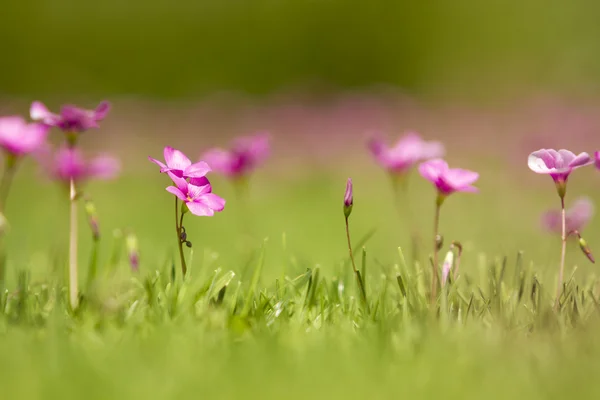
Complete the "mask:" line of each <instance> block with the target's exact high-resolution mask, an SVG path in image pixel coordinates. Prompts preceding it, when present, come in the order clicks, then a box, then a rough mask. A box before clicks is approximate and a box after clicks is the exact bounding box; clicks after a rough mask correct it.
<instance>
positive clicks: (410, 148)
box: [368, 132, 445, 173]
mask: <svg viewBox="0 0 600 400" xmlns="http://www.w3.org/2000/svg"><path fill="white" fill-rule="evenodd" d="M368 146H369V150H370V151H371V154H373V156H374V157H375V160H376V161H377V163H378V164H379V165H381V166H382V167H383V168H385V169H387V170H388V171H389V172H392V173H405V172H407V171H408V170H409V169H410V168H412V167H413V166H414V165H415V164H416V163H418V162H421V161H425V160H429V159H432V158H438V157H443V155H444V152H445V150H444V146H443V145H442V144H441V143H440V142H435V141H431V142H428V141H424V140H423V139H422V138H421V137H420V136H419V135H418V134H417V133H415V132H407V133H406V134H404V136H402V137H401V138H400V139H399V140H398V141H397V142H396V143H395V144H394V145H393V146H392V147H388V146H387V145H386V143H385V142H384V141H383V140H382V139H380V138H373V139H371V140H370V141H369V143H368Z"/></svg>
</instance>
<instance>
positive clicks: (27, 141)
mask: <svg viewBox="0 0 600 400" xmlns="http://www.w3.org/2000/svg"><path fill="white" fill-rule="evenodd" d="M48 129H49V128H48V126H46V125H44V124H37V123H33V124H31V123H27V122H26V121H25V119H23V118H22V117H19V116H10V117H1V118H0V147H1V148H2V149H3V150H4V151H5V152H6V153H7V154H10V155H12V156H15V157H18V156H23V155H26V154H29V153H32V152H34V151H36V150H37V149H38V148H40V147H41V146H42V145H43V144H44V142H45V140H46V136H47V134H48Z"/></svg>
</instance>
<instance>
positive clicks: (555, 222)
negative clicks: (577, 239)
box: [541, 197, 594, 235]
mask: <svg viewBox="0 0 600 400" xmlns="http://www.w3.org/2000/svg"><path fill="white" fill-rule="evenodd" d="M593 215H594V203H592V200H590V199H589V198H588V197H579V198H578V199H577V200H575V201H574V202H573V204H572V205H571V207H570V208H569V209H568V210H567V211H566V216H565V224H566V233H567V235H569V234H570V233H572V232H573V231H581V230H582V229H583V227H585V225H587V224H588V222H590V220H591V219H592V216H593ZM541 222H542V227H543V228H544V229H546V230H547V231H549V232H552V233H558V234H559V235H560V234H562V222H561V210H548V211H546V212H545V213H543V214H542V218H541Z"/></svg>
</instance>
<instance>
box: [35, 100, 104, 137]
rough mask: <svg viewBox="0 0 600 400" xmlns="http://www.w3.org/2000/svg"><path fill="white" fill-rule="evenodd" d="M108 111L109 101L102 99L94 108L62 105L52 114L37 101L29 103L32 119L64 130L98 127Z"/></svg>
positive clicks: (82, 129)
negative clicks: (87, 108) (58, 112)
mask: <svg viewBox="0 0 600 400" xmlns="http://www.w3.org/2000/svg"><path fill="white" fill-rule="evenodd" d="M109 111H110V103H109V102H108V101H102V102H101V103H100V104H99V105H98V107H96V109H95V110H85V109H83V108H78V107H76V106H73V105H70V104H68V105H64V106H62V108H61V110H60V114H54V113H52V112H50V111H49V110H48V108H47V107H46V106H45V105H44V104H43V103H41V102H39V101H34V102H33V103H32V104H31V108H30V111H29V113H30V115H31V119H32V120H34V121H40V122H42V123H44V124H46V125H48V126H54V127H57V128H60V129H62V130H63V131H65V132H77V133H80V132H84V131H86V130H88V129H92V128H98V127H99V125H98V122H100V121H102V120H103V119H104V118H105V117H106V115H107V114H108V112H109Z"/></svg>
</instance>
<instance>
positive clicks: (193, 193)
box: [167, 172, 225, 217]
mask: <svg viewBox="0 0 600 400" xmlns="http://www.w3.org/2000/svg"><path fill="white" fill-rule="evenodd" d="M168 175H169V177H170V178H171V179H172V180H173V183H175V186H169V187H167V191H168V192H169V193H172V194H174V195H175V196H177V197H178V198H179V199H180V200H181V201H183V202H184V203H185V205H186V206H187V208H188V210H189V211H190V212H191V213H192V214H194V215H198V216H206V217H211V216H213V215H214V213H215V211H217V212H219V211H223V209H224V208H225V200H224V199H222V198H221V197H219V196H217V195H216V194H214V193H212V188H211V186H210V184H205V185H198V184H199V183H202V182H204V181H203V180H200V181H198V180H194V179H191V180H190V182H188V181H186V180H185V179H184V178H180V177H178V176H176V175H175V174H173V173H171V172H168Z"/></svg>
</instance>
